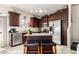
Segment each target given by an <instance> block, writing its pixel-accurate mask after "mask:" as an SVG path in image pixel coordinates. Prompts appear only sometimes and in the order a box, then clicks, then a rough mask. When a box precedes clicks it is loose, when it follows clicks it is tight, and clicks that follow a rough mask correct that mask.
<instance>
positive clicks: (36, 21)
mask: <svg viewBox="0 0 79 59" xmlns="http://www.w3.org/2000/svg"><path fill="white" fill-rule="evenodd" d="M30 21H31V27H39V26H40V24H39V23H40V22H39V19H37V18H36V17H31V18H30Z"/></svg>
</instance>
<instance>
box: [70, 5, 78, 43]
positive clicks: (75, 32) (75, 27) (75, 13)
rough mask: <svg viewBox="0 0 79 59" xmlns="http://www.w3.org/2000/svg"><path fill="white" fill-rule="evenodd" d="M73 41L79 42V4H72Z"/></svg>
mask: <svg viewBox="0 0 79 59" xmlns="http://www.w3.org/2000/svg"><path fill="white" fill-rule="evenodd" d="M71 35H72V36H71V37H72V42H79V5H72V32H71Z"/></svg>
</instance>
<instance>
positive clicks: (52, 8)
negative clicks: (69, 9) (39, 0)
mask: <svg viewBox="0 0 79 59" xmlns="http://www.w3.org/2000/svg"><path fill="white" fill-rule="evenodd" d="M9 6H10V7H14V8H18V9H21V10H23V11H25V12H27V13H29V14H32V15H33V16H38V17H41V16H44V15H47V14H51V13H54V12H56V11H57V10H60V9H62V8H66V6H67V5H66V4H11V5H9ZM36 9H41V10H46V12H41V13H38V12H37V13H36V12H34V11H33V10H36Z"/></svg>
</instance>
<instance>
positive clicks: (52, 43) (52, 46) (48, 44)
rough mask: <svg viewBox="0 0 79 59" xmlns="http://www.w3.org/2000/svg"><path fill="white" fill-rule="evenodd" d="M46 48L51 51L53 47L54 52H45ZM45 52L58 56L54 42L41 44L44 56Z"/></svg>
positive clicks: (47, 41)
mask: <svg viewBox="0 0 79 59" xmlns="http://www.w3.org/2000/svg"><path fill="white" fill-rule="evenodd" d="M44 47H45V48H46V49H49V48H50V47H51V48H52V52H51V50H47V51H45V50H44ZM47 47H48V48H47ZM43 52H48V54H49V53H53V54H56V44H55V43H54V42H51V41H50V40H45V41H42V42H41V54H42V53H43Z"/></svg>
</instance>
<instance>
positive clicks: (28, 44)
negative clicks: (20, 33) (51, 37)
mask: <svg viewBox="0 0 79 59" xmlns="http://www.w3.org/2000/svg"><path fill="white" fill-rule="evenodd" d="M29 47H31V50H32V51H30V50H29ZM35 50H37V51H35ZM28 51H30V53H32V54H36V53H37V54H39V53H40V51H39V43H38V42H33V41H31V42H26V43H25V44H24V54H28Z"/></svg>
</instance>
